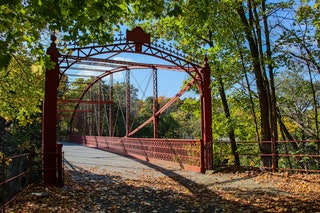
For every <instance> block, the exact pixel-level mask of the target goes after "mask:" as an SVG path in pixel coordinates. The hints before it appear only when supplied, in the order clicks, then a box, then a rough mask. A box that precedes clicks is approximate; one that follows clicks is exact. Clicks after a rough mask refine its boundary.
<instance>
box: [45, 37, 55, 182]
mask: <svg viewBox="0 0 320 213" xmlns="http://www.w3.org/2000/svg"><path fill="white" fill-rule="evenodd" d="M56 39H57V38H56V36H55V35H52V36H51V40H52V43H51V45H50V47H49V48H48V50H47V54H48V55H49V56H50V59H51V61H52V62H53V63H54V68H52V69H50V70H48V69H47V70H46V78H45V97H44V101H43V111H42V152H43V156H42V168H43V176H42V180H43V183H44V184H48V185H53V184H57V160H56V152H57V135H56V132H57V130H56V125H57V89H58V85H59V65H58V57H59V51H58V49H57V48H56V44H55V41H56Z"/></svg>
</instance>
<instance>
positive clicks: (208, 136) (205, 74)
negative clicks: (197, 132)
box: [201, 57, 213, 170]
mask: <svg viewBox="0 0 320 213" xmlns="http://www.w3.org/2000/svg"><path fill="white" fill-rule="evenodd" d="M210 79H211V70H210V66H209V64H208V58H207V57H205V61H204V67H203V69H202V81H203V82H202V86H203V88H202V91H203V93H202V96H201V104H202V106H201V107H202V138H203V142H204V148H205V156H204V157H205V167H206V170H212V169H213V145H212V105H211V89H210Z"/></svg>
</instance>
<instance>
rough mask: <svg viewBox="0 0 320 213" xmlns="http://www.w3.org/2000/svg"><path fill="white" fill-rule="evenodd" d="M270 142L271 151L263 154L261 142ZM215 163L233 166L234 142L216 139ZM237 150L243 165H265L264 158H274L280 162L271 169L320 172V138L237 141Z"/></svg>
mask: <svg viewBox="0 0 320 213" xmlns="http://www.w3.org/2000/svg"><path fill="white" fill-rule="evenodd" d="M261 144H269V145H270V146H271V147H273V148H272V149H271V153H270V154H261V153H260V149H259V145H261ZM213 150H214V151H213V153H214V154H213V155H214V161H215V162H214V163H215V166H216V167H226V166H231V165H233V156H232V153H231V144H230V143H229V142H227V141H215V142H214V149H213ZM237 152H238V154H239V157H240V163H241V166H245V167H260V168H261V167H262V165H261V157H262V156H265V157H271V158H273V162H274V163H275V164H276V165H270V167H265V168H264V169H267V170H270V171H271V170H274V169H276V170H278V171H297V172H317V173H320V141H318V140H300V141H298V140H297V141H276V142H272V141H263V142H237Z"/></svg>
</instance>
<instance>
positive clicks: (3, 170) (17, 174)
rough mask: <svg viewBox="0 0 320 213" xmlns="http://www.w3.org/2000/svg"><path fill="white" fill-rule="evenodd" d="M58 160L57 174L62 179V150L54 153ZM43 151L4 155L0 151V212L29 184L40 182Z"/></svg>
mask: <svg viewBox="0 0 320 213" xmlns="http://www.w3.org/2000/svg"><path fill="white" fill-rule="evenodd" d="M55 155H56V159H57V161H58V165H57V166H58V168H56V169H55V170H56V171H57V176H59V177H60V179H61V180H62V182H61V184H63V179H64V170H63V162H59V159H63V158H61V155H62V156H63V152H57V153H55ZM42 157H43V153H41V152H40V153H34V152H30V153H25V154H19V155H13V156H5V155H4V154H3V153H1V152H0V161H1V162H0V208H1V209H0V212H3V213H4V212H5V209H6V207H7V206H8V205H9V204H10V203H12V202H13V201H14V200H15V199H16V198H17V197H18V196H19V195H20V194H21V193H22V192H23V191H24V190H25V189H26V188H27V187H28V186H29V185H30V184H34V183H40V182H41V180H42V173H43V171H44V170H43V168H42Z"/></svg>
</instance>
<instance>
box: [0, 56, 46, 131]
mask: <svg viewBox="0 0 320 213" xmlns="http://www.w3.org/2000/svg"><path fill="white" fill-rule="evenodd" d="M0 78H1V81H0V88H1V90H0V117H2V118H4V119H5V120H6V121H7V122H9V121H18V122H19V124H20V125H22V126H25V125H27V124H28V123H32V122H33V121H34V117H35V116H39V114H40V113H41V103H42V98H43V88H44V70H43V68H42V66H41V65H40V64H39V63H32V61H31V60H30V59H27V58H26V57H22V56H21V57H16V56H14V57H13V58H12V60H11V62H10V64H9V65H8V66H7V67H6V68H3V69H1V70H0ZM40 119H41V116H39V117H38V121H39V120H40Z"/></svg>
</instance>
